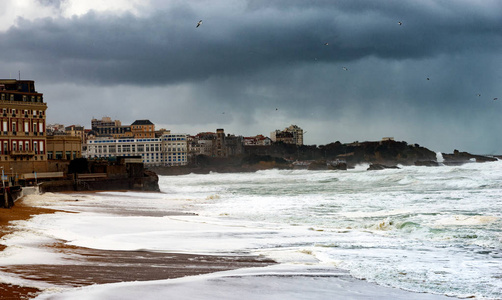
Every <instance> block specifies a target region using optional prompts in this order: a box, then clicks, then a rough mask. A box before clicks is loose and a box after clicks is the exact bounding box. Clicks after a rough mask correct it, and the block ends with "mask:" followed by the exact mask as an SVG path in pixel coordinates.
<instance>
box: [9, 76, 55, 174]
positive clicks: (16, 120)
mask: <svg viewBox="0 0 502 300" xmlns="http://www.w3.org/2000/svg"><path fill="white" fill-rule="evenodd" d="M46 110H47V104H46V103H45V102H44V98H43V94H42V93H38V92H37V91H36V90H35V82H34V81H33V80H16V79H0V168H3V171H4V173H5V174H10V173H12V174H15V173H17V174H20V173H32V172H36V171H39V172H45V171H47V168H48V164H47V154H46V149H47V140H46V136H45V111H46Z"/></svg>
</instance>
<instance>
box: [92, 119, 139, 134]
mask: <svg viewBox="0 0 502 300" xmlns="http://www.w3.org/2000/svg"><path fill="white" fill-rule="evenodd" d="M91 130H92V132H93V135H95V136H105V137H113V138H122V137H132V133H131V126H122V123H121V122H120V120H112V119H111V118H110V117H103V118H101V120H98V119H92V120H91Z"/></svg>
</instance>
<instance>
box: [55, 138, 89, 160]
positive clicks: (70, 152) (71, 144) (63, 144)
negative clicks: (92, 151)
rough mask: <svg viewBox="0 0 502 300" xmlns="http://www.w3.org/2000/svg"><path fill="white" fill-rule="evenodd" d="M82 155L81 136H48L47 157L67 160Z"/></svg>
mask: <svg viewBox="0 0 502 300" xmlns="http://www.w3.org/2000/svg"><path fill="white" fill-rule="evenodd" d="M80 157H82V139H81V138H80V137H79V136H71V135H54V136H47V159H48V160H67V161H70V160H72V159H75V158H80Z"/></svg>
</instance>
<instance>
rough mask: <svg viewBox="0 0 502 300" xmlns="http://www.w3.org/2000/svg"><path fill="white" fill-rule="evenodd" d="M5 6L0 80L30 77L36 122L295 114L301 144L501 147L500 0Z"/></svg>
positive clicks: (197, 128) (208, 126)
mask: <svg viewBox="0 0 502 300" xmlns="http://www.w3.org/2000/svg"><path fill="white" fill-rule="evenodd" d="M1 5H2V7H0V8H1V9H0V49H1V53H2V54H1V55H0V78H18V76H19V71H20V72H21V79H31V80H35V84H36V88H37V91H38V92H41V93H43V94H44V99H45V101H46V102H47V105H48V111H47V122H48V123H61V124H65V125H71V124H80V125H83V126H85V127H86V128H89V127H90V121H91V119H92V118H98V119H99V118H101V117H103V116H109V117H111V118H112V119H118V120H121V121H122V124H131V123H132V122H134V121H135V120H137V119H149V120H151V121H152V122H153V123H154V124H155V125H156V128H157V129H159V128H166V129H170V130H171V131H173V132H176V133H188V134H196V133H198V132H202V131H216V129H217V128H224V129H225V132H226V133H233V134H237V135H244V136H253V135H257V134H264V135H266V136H269V135H270V132H271V131H274V130H276V129H284V128H285V127H288V126H289V125H291V124H295V125H298V126H300V127H301V128H303V129H304V131H305V143H306V144H309V145H312V144H317V145H321V144H328V143H331V142H335V141H340V142H342V143H348V142H353V141H366V140H370V141H374V140H380V139H381V138H382V137H394V138H395V139H396V140H400V141H407V142H408V143H413V144H414V143H418V144H420V145H421V146H425V147H427V148H429V149H431V150H434V151H442V152H448V153H451V152H453V150H454V149H458V150H461V151H469V152H473V153H479V154H502V134H501V129H502V117H501V113H502V1H500V0H414V1H407V0H337V1H332V0H324V1H322V0H319V1H315V0H275V1H274V0H263V1H262V0H256V1H252V0H248V1H245V0H207V1H202V0H201V1H192V0H190V1H186V0H172V1H170V0H107V1H102V0H85V1H83V0H2V3H1ZM199 20H202V24H201V25H200V26H199V27H198V28H196V25H197V22H198V21H199ZM400 22H401V24H400ZM494 98H499V99H498V100H494Z"/></svg>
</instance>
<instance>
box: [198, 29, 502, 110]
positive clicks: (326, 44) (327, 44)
mask: <svg viewBox="0 0 502 300" xmlns="http://www.w3.org/2000/svg"><path fill="white" fill-rule="evenodd" d="M397 24H398V25H399V26H401V25H403V22H401V21H399V22H397ZM200 25H202V20H200V21H199V22H197V25H196V26H195V28H199V26H200ZM324 46H329V43H328V42H326V43H324ZM315 60H317V58H315ZM342 69H343V70H344V71H348V70H349V69H348V68H347V67H342ZM426 79H427V80H431V79H430V78H429V77H427V78H426ZM477 96H478V97H481V94H477ZM498 99H499V98H497V97H495V98H493V101H497V100H498ZM275 110H277V108H276V109H275Z"/></svg>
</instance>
